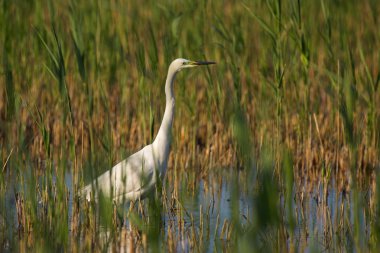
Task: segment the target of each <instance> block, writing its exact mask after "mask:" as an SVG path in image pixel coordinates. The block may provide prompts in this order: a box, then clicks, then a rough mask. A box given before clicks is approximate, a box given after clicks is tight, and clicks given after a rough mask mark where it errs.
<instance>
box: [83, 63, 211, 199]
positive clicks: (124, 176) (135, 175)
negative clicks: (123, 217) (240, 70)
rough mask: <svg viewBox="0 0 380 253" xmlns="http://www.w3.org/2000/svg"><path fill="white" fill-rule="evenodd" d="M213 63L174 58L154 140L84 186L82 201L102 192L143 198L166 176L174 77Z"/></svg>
mask: <svg viewBox="0 0 380 253" xmlns="http://www.w3.org/2000/svg"><path fill="white" fill-rule="evenodd" d="M214 63H215V62H199V61H189V60H186V59H176V60H174V61H173V62H172V63H171V64H170V66H169V70H168V75H167V78H166V84H165V94H166V107H165V113H164V117H163V120H162V123H161V126H160V129H159V131H158V134H157V136H156V138H155V140H154V141H153V143H152V144H149V145H147V146H145V147H144V148H143V149H141V150H140V151H138V152H136V153H135V154H133V155H131V156H130V157H128V158H127V159H125V160H123V161H121V162H120V163H118V164H117V165H115V166H114V167H113V168H112V169H111V170H109V171H107V172H105V173H104V174H102V175H101V176H99V177H98V178H97V179H95V180H94V181H93V182H92V183H91V184H89V185H87V186H85V187H84V188H83V189H82V190H81V192H80V196H81V197H82V198H86V199H87V200H88V201H90V200H91V199H92V198H94V199H95V200H96V199H97V198H98V195H99V192H100V191H101V192H102V194H103V195H104V196H107V197H112V199H113V200H114V201H116V202H121V201H123V200H137V199H143V198H145V197H146V196H147V195H148V194H149V193H150V192H152V190H153V189H154V187H155V185H156V183H157V181H158V180H159V178H161V179H162V178H163V177H164V176H165V173H166V168H167V163H168V157H169V153H170V143H171V136H170V134H171V128H172V123H173V117H174V106H175V100H174V94H173V82H174V79H175V76H176V74H177V73H178V72H179V71H180V70H182V69H184V68H190V67H195V66H200V65H208V64H214Z"/></svg>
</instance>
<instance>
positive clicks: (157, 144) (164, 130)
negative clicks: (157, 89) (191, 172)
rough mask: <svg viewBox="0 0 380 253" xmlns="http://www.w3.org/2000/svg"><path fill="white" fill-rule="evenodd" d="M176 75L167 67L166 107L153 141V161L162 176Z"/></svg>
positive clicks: (168, 147)
mask: <svg viewBox="0 0 380 253" xmlns="http://www.w3.org/2000/svg"><path fill="white" fill-rule="evenodd" d="M176 73H177V72H176V71H175V70H173V69H172V68H170V67H169V71H168V76H167V78H166V84H165V94H166V107H165V113H164V118H163V119H162V123H161V126H160V129H159V130H158V133H157V136H156V138H155V139H154V141H153V151H154V155H155V159H156V161H157V162H158V166H159V170H160V172H161V175H162V176H163V175H164V174H165V172H166V167H167V162H168V157H169V153H170V143H171V129H172V124H173V117H174V105H175V100H174V93H173V83H174V79H175V76H176Z"/></svg>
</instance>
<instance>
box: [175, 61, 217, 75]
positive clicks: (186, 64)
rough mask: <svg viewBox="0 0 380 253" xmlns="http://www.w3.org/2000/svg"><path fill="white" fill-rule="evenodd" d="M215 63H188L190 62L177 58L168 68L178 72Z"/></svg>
mask: <svg viewBox="0 0 380 253" xmlns="http://www.w3.org/2000/svg"><path fill="white" fill-rule="evenodd" d="M215 63H216V62H213V61H190V60H186V59H182V58H178V59H175V60H174V61H173V62H172V63H171V64H170V68H171V69H172V70H173V71H175V72H178V71H181V70H182V69H185V68H193V67H197V66H202V65H210V64H215Z"/></svg>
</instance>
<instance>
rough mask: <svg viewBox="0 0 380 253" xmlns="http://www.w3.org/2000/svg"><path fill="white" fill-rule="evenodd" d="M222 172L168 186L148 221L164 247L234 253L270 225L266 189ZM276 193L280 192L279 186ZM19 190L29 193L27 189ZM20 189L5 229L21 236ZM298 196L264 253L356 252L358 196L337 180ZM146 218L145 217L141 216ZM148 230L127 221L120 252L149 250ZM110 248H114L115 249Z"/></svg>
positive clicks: (269, 235) (282, 209)
mask: <svg viewBox="0 0 380 253" xmlns="http://www.w3.org/2000/svg"><path fill="white" fill-rule="evenodd" d="M214 171H216V172H214V173H209V174H207V175H206V176H202V177H200V176H198V175H197V174H196V173H182V174H181V173H180V174H181V176H180V177H179V178H180V179H176V180H174V179H173V174H172V173H171V172H169V175H168V178H167V179H166V180H167V181H165V182H164V189H163V192H165V194H163V195H162V196H161V198H162V202H163V203H164V202H165V203H164V204H163V206H165V207H164V208H162V211H161V212H160V214H159V216H154V215H153V216H154V217H153V216H152V217H149V215H151V214H150V213H147V214H145V219H146V217H148V219H160V220H161V221H160V226H159V230H160V232H159V233H160V237H159V240H160V242H159V245H161V246H162V245H166V244H167V243H169V241H170V243H171V244H174V245H172V247H173V248H174V249H175V251H177V252H189V251H194V250H195V249H202V251H206V252H215V251H216V252H220V251H224V252H230V251H233V249H234V248H236V245H234V244H233V242H234V241H235V243H236V241H237V243H238V242H239V238H234V237H233V234H234V233H232V231H233V230H234V229H236V226H237V224H238V226H239V227H240V228H239V229H240V233H241V234H242V236H244V234H250V233H252V230H254V228H255V226H258V225H257V224H259V223H260V220H258V219H260V217H262V216H260V215H258V213H260V212H261V208H266V206H264V207H262V206H261V204H262V203H261V202H260V200H261V199H260V198H258V197H257V187H256V186H255V185H258V184H260V183H262V182H259V181H258V180H256V179H255V178H254V177H252V176H249V175H248V173H246V172H236V171H235V170H233V169H218V170H214ZM177 177H178V175H177ZM273 180H275V179H273ZM53 181H54V180H53ZM249 182H252V184H251V183H249ZM65 184H66V187H67V189H69V191H70V189H72V175H71V174H70V173H66V176H65ZM273 185H275V183H274V181H273ZM17 187H26V188H27V185H24V186H17ZM17 187H8V189H9V190H8V191H7V194H6V198H7V203H8V206H7V209H6V210H7V213H5V214H2V217H1V221H0V222H1V224H2V227H4V224H7V225H8V227H13V228H17V224H18V223H19V222H18V216H19V214H18V211H17V207H16V200H15V194H14V192H15V189H17ZM325 187H327V188H325ZM293 189H294V192H293V194H292V203H291V205H290V209H287V208H286V206H285V205H286V204H285V198H284V195H283V194H281V192H279V194H278V195H277V196H278V199H277V200H275V203H276V208H278V210H277V211H278V214H279V220H278V221H277V222H274V223H271V224H270V225H269V226H266V228H265V229H264V231H265V232H263V229H260V233H259V234H258V235H257V236H258V238H259V239H258V243H257V249H271V250H276V249H279V248H281V247H283V246H279V245H280V244H284V245H285V247H286V249H288V250H289V249H293V250H294V249H295V250H297V251H298V250H299V251H306V252H308V251H312V250H313V249H316V250H328V251H334V250H344V249H347V247H350V244H351V243H353V242H352V240H353V239H352V238H351V236H350V234H351V232H350V230H352V229H353V227H352V224H353V222H354V217H353V215H352V206H351V199H352V194H349V193H342V192H339V191H337V186H336V183H335V181H334V180H331V182H329V183H328V184H327V185H326V186H325V185H319V187H312V188H309V187H306V186H305V185H304V186H302V187H300V186H299V185H296V184H294V186H293ZM303 189H309V190H307V191H306V190H303ZM310 189H311V190H310ZM276 191H277V190H276ZM358 194H359V199H370V198H371V191H369V190H368V191H359V193H358ZM69 196H70V197H69V200H68V203H69V205H68V215H69V217H68V221H69V224H70V223H71V219H72V214H73V194H70V195H69ZM268 196H269V195H268ZM323 196H325V198H324V197H323ZM148 201H151V200H144V201H142V202H141V205H142V206H145V208H146V206H147V205H146V202H148ZM174 202H175V203H174ZM362 203H364V202H362ZM129 208H130V206H129V204H126V205H123V206H122V207H119V211H120V209H121V212H124V213H127V212H128V210H129ZM267 211H268V210H267ZM269 212H270V211H269ZM359 214H360V215H359V224H360V226H359V229H360V231H361V237H360V241H359V243H360V244H361V245H362V246H363V247H365V243H366V242H368V240H369V234H370V224H369V222H368V219H369V218H368V212H367V208H365V206H363V207H360V209H359ZM138 215H140V217H141V216H142V214H141V213H139V214H138ZM289 215H291V216H292V217H293V218H294V225H292V224H290V221H289V217H290V216H289ZM4 217H8V218H9V217H13V220H12V221H11V220H9V219H8V218H7V220H5V218H4ZM82 219H83V215H82ZM10 222H12V223H13V225H12V226H9V223H10ZM120 226H121V228H120ZM147 226H150V225H149V222H148V223H145V225H143V228H141V227H140V228H139V229H136V228H135V230H137V231H138V232H137V234H136V233H134V234H133V233H130V230H131V227H133V224H131V223H130V222H129V220H128V218H127V217H125V219H124V221H123V224H121V225H120V224H119V225H118V228H117V229H122V230H123V231H125V233H124V234H123V235H124V236H125V234H127V235H128V236H127V237H126V238H128V239H127V240H124V241H123V242H122V243H120V244H119V246H120V249H118V250H121V251H124V252H126V251H128V252H129V251H135V250H137V251H140V250H144V247H148V248H149V243H150V242H149V237H148V239H146V238H145V241H144V239H141V238H144V236H142V235H141V234H144V232H141V230H142V231H146V230H147V228H146V227H147ZM69 227H70V225H69ZM148 230H149V229H148ZM96 233H98V235H97V236H96V238H97V239H96V240H99V242H98V244H99V245H103V246H104V245H108V244H109V240H110V238H111V234H112V231H111V230H110V228H107V227H104V226H103V225H102V224H100V225H99V227H98V230H97V232H96ZM2 234H3V235H5V234H7V235H6V236H5V237H6V238H13V240H14V241H18V240H20V235H17V233H15V231H12V230H8V231H2ZM70 236H74V235H73V234H72V233H71V231H69V237H70ZM173 236H174V238H173ZM133 237H138V238H133ZM21 239H22V238H21ZM8 240H9V239H8ZM14 241H13V242H10V241H3V249H14V248H12V246H11V245H12V243H14ZM21 241H22V240H21ZM73 242H75V243H72V245H71V247H74V248H75V247H79V249H80V246H79V245H76V244H77V243H79V244H81V243H82V239H80V240H73ZM23 243H24V242H23ZM161 246H160V247H161ZM13 247H14V246H13ZM20 247H22V246H20ZM104 247H106V248H107V246H104ZM108 247H110V248H109V250H111V249H115V248H111V246H108ZM16 248H17V247H16ZM103 249H104V248H103Z"/></svg>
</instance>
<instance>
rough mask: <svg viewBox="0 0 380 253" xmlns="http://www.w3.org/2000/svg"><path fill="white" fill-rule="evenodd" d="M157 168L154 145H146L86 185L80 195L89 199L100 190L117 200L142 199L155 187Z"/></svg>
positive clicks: (96, 196)
mask: <svg viewBox="0 0 380 253" xmlns="http://www.w3.org/2000/svg"><path fill="white" fill-rule="evenodd" d="M156 169H157V168H156V165H155V160H154V154H153V149H152V145H148V146H145V147H144V148H143V149H141V150H140V151H138V152H136V153H135V154H133V155H131V156H130V157H128V158H127V159H125V160H123V161H121V162H120V163H118V164H116V165H115V166H114V167H113V168H112V169H111V170H109V171H106V172H105V173H104V174H102V175H101V176H99V177H98V178H97V179H95V180H94V181H93V182H92V183H91V184H89V185H87V186H85V187H84V188H83V190H82V191H81V194H80V195H81V196H82V197H83V198H86V199H87V200H88V201H89V200H91V199H92V198H94V199H97V198H98V195H99V192H100V191H101V192H102V194H103V195H104V196H107V197H112V199H113V200H115V201H117V202H120V201H122V200H136V199H139V198H141V199H142V198H144V197H146V195H147V194H149V192H150V191H151V190H152V189H153V188H154V185H155V183H156V180H157V178H156V174H157V173H156Z"/></svg>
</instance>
